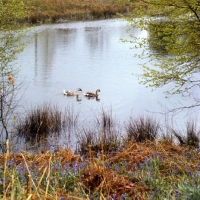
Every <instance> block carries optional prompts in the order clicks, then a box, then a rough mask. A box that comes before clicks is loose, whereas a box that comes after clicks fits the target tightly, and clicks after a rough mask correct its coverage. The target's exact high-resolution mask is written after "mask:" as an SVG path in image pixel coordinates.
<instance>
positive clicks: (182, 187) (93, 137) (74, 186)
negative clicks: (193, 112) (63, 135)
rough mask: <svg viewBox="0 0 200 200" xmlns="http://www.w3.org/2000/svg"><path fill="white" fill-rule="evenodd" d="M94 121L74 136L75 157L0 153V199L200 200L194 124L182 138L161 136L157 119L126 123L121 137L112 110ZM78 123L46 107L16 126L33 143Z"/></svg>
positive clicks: (199, 158)
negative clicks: (75, 137) (76, 141)
mask: <svg viewBox="0 0 200 200" xmlns="http://www.w3.org/2000/svg"><path fill="white" fill-rule="evenodd" d="M63 119H64V121H63ZM95 121H96V124H95V123H93V129H92V127H90V128H82V129H80V130H82V131H80V132H78V143H79V145H78V146H77V149H76V151H75V152H72V151H71V150H70V149H68V148H65V149H63V148H61V147H60V148H58V149H57V150H56V151H51V149H49V150H46V151H42V152H40V153H38V154H34V153H29V152H23V151H21V153H14V152H9V151H8V149H9V148H7V152H5V153H4V154H2V155H0V199H15V200H17V199H33V200H36V199H38V200H41V199H45V200H47V199H48V200H55V199H59V200H67V199H68V200H69V199H79V200H80V199H95V200H98V199H106V200H115V199H117V200H118V199H119V200H125V199H126V200H132V199H137V200H139V199H140V200H146V199H157V200H160V199H169V200H171V199H180V200H182V199H190V200H193V199H194V200H197V199H200V188H199V185H200V148H199V138H198V136H199V131H198V130H197V128H196V126H195V124H194V123H192V122H190V123H187V126H186V133H185V134H184V135H181V134H180V133H179V132H177V131H175V130H174V129H169V130H171V132H168V134H167V135H161V134H160V124H159V122H157V121H156V119H154V118H152V117H139V118H136V119H133V118H130V120H128V121H127V122H126V123H125V125H124V130H125V133H124V135H123V137H119V133H120V132H119V129H117V128H116V127H117V124H116V123H115V121H114V119H113V118H112V112H111V111H105V110H104V109H102V111H101V113H100V114H99V113H98V114H97V115H96V118H95ZM44 122H45V123H44ZM63 124H64V126H63ZM77 124H78V115H76V114H74V112H73V109H71V108H69V109H68V111H67V112H66V113H65V115H64V116H63V115H61V114H60V112H59V110H58V108H57V107H53V106H50V105H46V104H45V105H44V106H42V107H36V108H35V109H33V110H32V111H30V112H29V113H27V115H26V116H25V118H24V120H23V119H22V120H20V123H19V124H18V125H19V126H16V127H17V128H18V129H17V130H18V132H19V133H18V134H19V136H20V137H22V136H23V137H25V140H26V139H27V140H28V141H29V142H30V141H31V143H34V140H33V139H34V138H38V139H39V138H42V137H43V135H44V136H45V137H46V136H47V135H48V134H50V133H51V131H53V132H55V131H56V132H59V130H60V128H62V127H64V128H67V127H68V128H70V127H72V126H77ZM58 125H59V126H58ZM61 125H62V126H61ZM49 126H50V127H51V129H49V128H48V127H49ZM21 134H22V135H21ZM29 134H30V136H29ZM39 136H40V137H39ZM172 136H174V139H172ZM30 138H31V139H30ZM8 146H9V145H8V144H7V147H8Z"/></svg>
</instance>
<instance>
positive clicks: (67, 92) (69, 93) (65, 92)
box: [63, 88, 82, 96]
mask: <svg viewBox="0 0 200 200" xmlns="http://www.w3.org/2000/svg"><path fill="white" fill-rule="evenodd" d="M78 91H82V90H81V88H77V89H76V92H71V91H66V90H63V94H64V95H67V96H77V95H79V93H78Z"/></svg>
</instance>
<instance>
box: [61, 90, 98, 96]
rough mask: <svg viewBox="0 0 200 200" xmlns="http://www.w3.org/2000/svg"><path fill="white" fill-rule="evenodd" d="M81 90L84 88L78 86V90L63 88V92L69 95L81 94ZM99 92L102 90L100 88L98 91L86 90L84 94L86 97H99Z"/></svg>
mask: <svg viewBox="0 0 200 200" xmlns="http://www.w3.org/2000/svg"><path fill="white" fill-rule="evenodd" d="M79 91H82V89H81V88H77V89H76V92H72V91H66V90H63V94H64V95H67V96H77V95H79V93H78V92H79ZM99 92H101V91H100V89H97V90H96V92H86V93H85V94H84V96H86V97H98V93H99Z"/></svg>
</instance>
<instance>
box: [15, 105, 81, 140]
mask: <svg viewBox="0 0 200 200" xmlns="http://www.w3.org/2000/svg"><path fill="white" fill-rule="evenodd" d="M78 117H79V113H75V112H74V108H73V107H70V106H68V107H67V108H66V109H65V111H64V112H62V111H61V110H59V108H58V107H57V106H54V105H51V104H50V103H44V104H43V105H41V106H36V107H34V108H32V109H30V110H29V111H27V113H26V115H25V117H24V118H19V119H18V121H17V122H16V124H15V130H16V132H17V136H18V137H20V138H25V141H26V142H31V143H33V144H34V143H37V142H39V141H40V140H42V139H43V140H46V138H47V137H48V136H51V135H53V136H59V134H60V133H61V132H62V131H63V130H66V129H67V130H71V129H73V128H74V127H75V126H76V125H77V123H78Z"/></svg>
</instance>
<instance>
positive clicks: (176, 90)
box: [125, 0, 200, 97]
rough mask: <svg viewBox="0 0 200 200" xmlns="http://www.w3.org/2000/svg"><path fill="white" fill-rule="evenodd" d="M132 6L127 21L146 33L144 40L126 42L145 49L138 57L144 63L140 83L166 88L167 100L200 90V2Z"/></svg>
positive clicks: (161, 0) (154, 0)
mask: <svg viewBox="0 0 200 200" xmlns="http://www.w3.org/2000/svg"><path fill="white" fill-rule="evenodd" d="M133 4H134V5H135V7H134V8H135V9H133V10H132V12H131V13H130V15H129V16H126V20H127V21H128V22H129V23H130V25H131V26H133V27H139V28H141V30H144V31H147V32H148V37H147V38H142V37H141V38H138V37H134V36H133V37H132V39H131V40H130V41H129V42H131V43H134V44H135V47H137V48H141V47H142V48H143V49H145V50H144V52H143V53H142V54H141V55H139V56H140V57H142V58H145V61H146V62H144V63H142V64H141V66H142V69H143V73H142V75H141V76H140V83H142V84H145V85H146V86H147V87H153V88H159V87H163V86H165V85H169V86H170V87H168V89H166V88H165V92H166V97H168V96H170V95H173V94H182V95H188V94H189V95H190V94H191V93H192V91H193V90H195V89H198V88H199V86H200V79H199V71H200V52H199V47H200V31H199V30H200V4H199V0H190V1H188V0H181V1H174V0H168V1H166V0H147V1H143V0H142V1H134V2H133ZM125 41H127V40H125ZM127 42H128V41H127ZM169 88H170V89H169Z"/></svg>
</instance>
